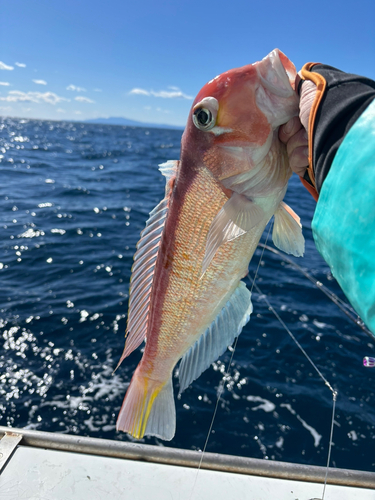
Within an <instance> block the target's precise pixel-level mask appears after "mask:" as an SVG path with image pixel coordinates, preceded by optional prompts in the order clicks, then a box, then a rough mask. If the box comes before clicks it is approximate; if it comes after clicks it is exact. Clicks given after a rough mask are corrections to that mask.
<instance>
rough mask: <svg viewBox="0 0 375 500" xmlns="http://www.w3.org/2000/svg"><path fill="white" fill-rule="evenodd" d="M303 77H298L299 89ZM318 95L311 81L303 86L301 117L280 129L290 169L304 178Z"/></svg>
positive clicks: (296, 82) (296, 83)
mask: <svg viewBox="0 0 375 500" xmlns="http://www.w3.org/2000/svg"><path fill="white" fill-rule="evenodd" d="M300 80H301V77H300V76H299V75H297V77H296V81H295V88H296V89H298V86H299V82H300ZM315 95H316V85H315V84H314V83H313V82H311V81H305V82H303V84H302V89H301V94H300V96H301V97H300V103H299V108H300V112H299V117H297V116H295V117H293V118H291V119H290V120H289V121H288V122H287V123H285V124H284V125H282V126H281V127H280V128H279V139H280V141H281V142H283V143H284V144H286V149H287V153H288V157H289V165H290V168H291V169H292V170H293V172H295V173H296V174H297V175H300V176H301V177H303V176H304V175H305V172H306V168H307V166H308V164H309V160H308V155H309V150H308V124H309V116H310V111H311V106H312V104H313V102H314V99H315Z"/></svg>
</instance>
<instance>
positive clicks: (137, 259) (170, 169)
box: [117, 161, 178, 367]
mask: <svg viewBox="0 0 375 500" xmlns="http://www.w3.org/2000/svg"><path fill="white" fill-rule="evenodd" d="M160 167H161V168H160V171H161V172H162V174H163V175H164V176H165V177H166V188H165V190H166V196H165V198H164V199H163V200H162V201H161V202H160V203H159V204H158V205H157V206H156V207H155V208H154V209H153V210H152V211H151V212H150V218H149V219H148V221H147V222H146V227H145V228H144V230H143V231H142V232H141V239H140V240H139V241H138V243H137V251H136V252H135V254H134V264H133V267H132V276H131V278H130V291H129V314H128V324H127V328H126V342H125V348H124V352H123V353H122V356H121V359H120V361H119V363H118V365H117V367H118V366H119V365H120V364H121V362H122V361H123V360H124V359H125V358H126V356H129V354H130V353H132V352H133V351H134V349H136V348H137V347H138V346H139V345H140V344H141V343H142V342H143V340H144V339H145V337H146V334H147V325H148V316H149V309H150V300H151V290H152V283H153V278H154V271H155V266H156V261H157V256H158V252H159V247H160V241H161V237H162V234H163V229H164V224H165V220H166V218H167V215H168V206H169V200H170V195H171V192H172V191H171V189H170V183H171V181H173V179H174V176H175V174H176V171H177V167H178V161H168V162H166V163H163V164H162V165H160Z"/></svg>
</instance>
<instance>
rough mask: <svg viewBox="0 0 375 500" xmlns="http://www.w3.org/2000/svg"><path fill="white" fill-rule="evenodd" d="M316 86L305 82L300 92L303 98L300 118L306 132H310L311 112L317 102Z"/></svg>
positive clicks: (301, 99)
mask: <svg viewBox="0 0 375 500" xmlns="http://www.w3.org/2000/svg"><path fill="white" fill-rule="evenodd" d="M316 90H317V89H316V85H315V83H313V82H311V81H309V80H305V81H304V82H303V84H302V89H301V92H300V95H301V98H300V102H299V117H300V120H301V123H302V125H303V126H304V128H305V130H306V131H307V132H308V126H309V116H310V111H311V106H312V105H313V102H314V100H315V96H316Z"/></svg>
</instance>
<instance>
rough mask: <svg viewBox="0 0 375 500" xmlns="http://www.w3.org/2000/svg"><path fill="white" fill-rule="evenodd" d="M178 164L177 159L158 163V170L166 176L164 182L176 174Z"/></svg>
mask: <svg viewBox="0 0 375 500" xmlns="http://www.w3.org/2000/svg"><path fill="white" fill-rule="evenodd" d="M178 164H179V161H178V160H168V161H166V162H165V163H160V165H159V170H160V172H161V173H162V174H163V175H164V177H166V182H169V181H170V180H171V179H172V177H174V176H175V175H176V174H177V168H178Z"/></svg>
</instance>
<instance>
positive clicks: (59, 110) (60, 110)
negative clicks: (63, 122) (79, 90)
mask: <svg viewBox="0 0 375 500" xmlns="http://www.w3.org/2000/svg"><path fill="white" fill-rule="evenodd" d="M56 111H57V112H58V113H66V111H65V109H61V108H58V109H56Z"/></svg>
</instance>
